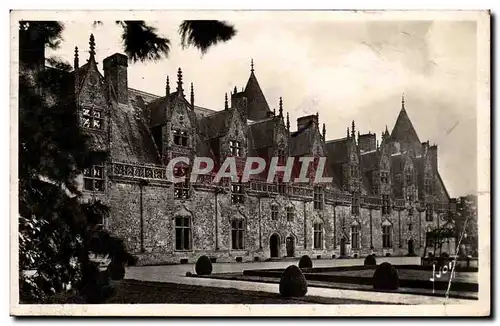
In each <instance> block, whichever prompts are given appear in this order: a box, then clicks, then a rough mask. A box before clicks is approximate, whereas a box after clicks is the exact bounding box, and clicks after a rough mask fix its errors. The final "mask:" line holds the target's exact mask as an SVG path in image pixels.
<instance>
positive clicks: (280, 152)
mask: <svg viewBox="0 0 500 326" xmlns="http://www.w3.org/2000/svg"><path fill="white" fill-rule="evenodd" d="M276 154H277V156H278V164H285V162H286V157H285V150H284V149H278V150H277V152H276Z"/></svg>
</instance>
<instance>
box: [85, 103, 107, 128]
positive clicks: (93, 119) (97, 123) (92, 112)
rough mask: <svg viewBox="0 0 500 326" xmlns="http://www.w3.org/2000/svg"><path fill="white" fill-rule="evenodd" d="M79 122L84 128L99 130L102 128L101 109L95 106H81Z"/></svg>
mask: <svg viewBox="0 0 500 326" xmlns="http://www.w3.org/2000/svg"><path fill="white" fill-rule="evenodd" d="M81 124H82V126H83V127H85V128H89V129H97V130H101V129H102V128H103V118H102V111H101V110H99V109H96V108H83V109H82V117H81Z"/></svg>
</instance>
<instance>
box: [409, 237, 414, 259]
mask: <svg viewBox="0 0 500 326" xmlns="http://www.w3.org/2000/svg"><path fill="white" fill-rule="evenodd" d="M413 255H415V249H414V248H413V239H410V240H408V256H413Z"/></svg>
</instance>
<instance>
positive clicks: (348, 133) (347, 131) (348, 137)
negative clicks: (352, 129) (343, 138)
mask: <svg viewBox="0 0 500 326" xmlns="http://www.w3.org/2000/svg"><path fill="white" fill-rule="evenodd" d="M347 139H349V127H347Z"/></svg>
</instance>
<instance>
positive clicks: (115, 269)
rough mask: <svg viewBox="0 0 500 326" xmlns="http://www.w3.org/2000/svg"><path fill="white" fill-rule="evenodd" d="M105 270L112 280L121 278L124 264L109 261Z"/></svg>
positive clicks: (123, 273)
mask: <svg viewBox="0 0 500 326" xmlns="http://www.w3.org/2000/svg"><path fill="white" fill-rule="evenodd" d="M107 272H108V275H109V277H110V278H111V279H112V280H113V281H119V280H123V278H124V277H125V266H124V265H123V264H122V263H120V262H117V261H111V262H110V263H109V265H108V268H107Z"/></svg>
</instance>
